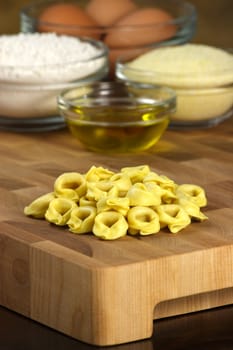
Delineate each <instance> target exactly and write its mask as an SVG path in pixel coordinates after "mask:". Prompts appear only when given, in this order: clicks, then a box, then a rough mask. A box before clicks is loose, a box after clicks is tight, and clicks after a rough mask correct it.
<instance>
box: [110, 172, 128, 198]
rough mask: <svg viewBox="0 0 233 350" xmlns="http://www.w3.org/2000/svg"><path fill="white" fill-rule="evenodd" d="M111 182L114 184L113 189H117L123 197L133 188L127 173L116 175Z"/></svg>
mask: <svg viewBox="0 0 233 350" xmlns="http://www.w3.org/2000/svg"><path fill="white" fill-rule="evenodd" d="M110 181H111V183H112V184H113V187H117V189H118V190H119V194H120V195H121V196H123V195H125V194H126V193H127V192H128V190H129V189H130V187H131V186H132V182H131V180H130V177H129V176H128V175H127V174H126V173H117V174H114V175H113V176H112V177H111V178H110Z"/></svg>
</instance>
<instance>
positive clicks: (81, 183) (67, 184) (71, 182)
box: [54, 172, 86, 201]
mask: <svg viewBox="0 0 233 350" xmlns="http://www.w3.org/2000/svg"><path fill="white" fill-rule="evenodd" d="M54 192H55V194H56V196H57V197H65V198H68V199H71V200H74V201H78V200H79V198H80V197H82V196H83V195H84V194H85V192H86V180H85V178H84V176H83V175H81V174H79V173H74V172H71V173H64V174H62V175H60V176H59V177H58V178H57V179H56V181H55V183H54Z"/></svg>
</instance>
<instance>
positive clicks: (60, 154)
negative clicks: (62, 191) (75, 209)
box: [0, 119, 233, 349]
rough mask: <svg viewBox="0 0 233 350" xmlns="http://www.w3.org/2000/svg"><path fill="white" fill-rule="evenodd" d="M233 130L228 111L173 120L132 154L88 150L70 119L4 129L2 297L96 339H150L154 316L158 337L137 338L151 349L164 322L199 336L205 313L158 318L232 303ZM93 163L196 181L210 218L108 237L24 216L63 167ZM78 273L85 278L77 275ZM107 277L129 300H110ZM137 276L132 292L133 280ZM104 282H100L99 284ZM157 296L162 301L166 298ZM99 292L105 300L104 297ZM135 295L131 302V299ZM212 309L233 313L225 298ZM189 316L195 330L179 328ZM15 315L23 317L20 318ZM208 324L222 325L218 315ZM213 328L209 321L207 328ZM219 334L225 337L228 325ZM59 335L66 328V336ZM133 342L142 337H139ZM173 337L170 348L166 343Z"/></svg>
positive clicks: (41, 319) (10, 304)
mask: <svg viewBox="0 0 233 350" xmlns="http://www.w3.org/2000/svg"><path fill="white" fill-rule="evenodd" d="M232 136H233V119H231V120H228V121H226V122H224V123H222V124H221V125H219V126H217V127H214V128H211V129H206V130H194V131H182V132H181V131H180V132H179V131H172V130H168V131H167V132H166V134H165V135H164V137H163V139H162V140H161V141H160V142H159V143H158V145H157V146H155V147H154V148H153V149H151V150H150V151H148V152H145V153H143V154H138V155H131V156H130V157H129V156H128V155H125V156H122V155H114V156H110V155H103V154H94V153H91V152H88V151H86V150H84V149H83V148H82V147H81V145H79V143H78V142H77V141H76V140H75V139H73V138H72V137H71V136H70V135H69V133H68V132H67V131H66V130H62V131H57V132H51V133H44V134H39V133H38V134H36V133H34V134H14V133H9V132H1V133H0V140H1V141H0V152H1V167H0V198H1V203H0V304H1V305H3V306H5V307H7V308H9V309H11V310H14V311H16V312H17V313H20V314H22V315H25V316H26V317H28V318H32V319H33V320H36V321H39V322H40V323H42V324H46V325H48V326H50V327H51V328H54V329H56V330H59V331H61V332H63V333H65V334H67V335H70V336H71V337H74V338H77V339H78V340H82V341H85V342H87V343H91V344H94V345H100V346H102V345H111V344H113V345H114V344H120V343H125V342H128V341H129V342H130V341H134V340H140V339H143V338H150V336H151V331H152V330H153V329H152V325H153V324H152V321H153V318H154V319H156V321H155V322H154V327H155V334H157V331H156V329H157V328H156V325H157V324H158V331H159V329H160V327H161V331H159V332H160V333H159V334H160V335H159V336H158V337H160V338H156V337H157V336H156V335H155V338H153V339H155V345H153V342H154V340H151V339H148V340H145V341H144V343H143V347H142V348H143V349H145V346H146V349H147V346H148V349H151V348H153V346H156V344H157V346H158V347H159V344H162V345H161V348H162V346H163V345H164V344H166V341H167V340H166V339H167V338H166V339H164V336H163V334H167V332H168V333H169V334H170V336H172V339H174V341H176V342H181V343H182V341H183V340H182V339H183V334H184V330H185V333H186V335H185V339H186V340H185V341H187V342H190V345H192V344H196V343H195V342H198V341H199V342H201V341H202V339H200V334H202V331H203V332H204V330H203V329H204V328H202V326H201V323H200V320H201V319H202V316H200V318H199V316H198V315H197V316H196V315H194V316H193V318H191V319H190V318H189V316H181V318H178V319H177V322H176V321H175V323H173V321H172V320H170V319H166V320H164V321H157V319H158V318H163V317H165V318H166V317H167V316H172V315H177V314H185V313H187V312H191V311H198V310H202V309H208V308H213V307H216V306H219V305H227V304H232V301H233V288H232V287H233V273H232V270H233V229H232V227H233V225H232V224H233V215H232V214H233V195H232V194H233V180H232V174H233V162H232V160H233V156H232V150H233V138H232ZM93 164H95V165H96V166H105V167H107V168H109V169H112V170H115V171H118V170H119V169H120V168H121V167H124V166H135V165H141V164H148V165H149V166H151V168H152V169H153V170H154V171H157V172H158V173H163V174H165V175H167V176H169V177H171V178H172V179H174V180H175V181H176V182H178V183H195V184H199V185H201V186H203V187H204V188H205V190H206V192H207V197H208V207H207V208H206V213H207V215H208V217H209V220H208V221H207V222H204V223H198V224H194V225H191V226H190V228H188V229H187V230H185V231H184V232H182V233H180V234H178V235H176V236H169V235H168V234H167V233H166V232H162V233H161V234H159V235H158V236H156V237H148V238H147V237H145V238H143V239H141V240H138V239H135V238H133V237H131V238H126V239H125V240H124V239H123V240H118V241H116V242H111V243H113V244H109V242H101V241H99V240H97V239H95V238H94V237H93V236H91V235H84V236H82V237H76V236H74V235H72V234H69V235H68V234H67V233H65V232H64V231H63V230H60V229H58V228H56V227H50V226H48V223H46V222H44V221H43V222H41V221H40V222H38V221H37V220H33V219H29V218H27V217H25V216H24V215H23V208H24V206H25V205H26V204H28V203H29V202H30V201H31V200H32V199H34V198H35V197H37V196H39V195H40V194H43V193H45V192H48V191H50V190H51V188H52V186H53V183H54V179H55V178H56V177H57V176H58V175H60V174H61V173H63V172H67V171H78V172H81V173H85V172H86V171H87V170H88V169H89V168H90V167H91V166H92V165H93ZM144 266H147V268H148V270H145V269H144ZM116 267H117V268H116ZM132 267H133V269H131V268H132ZM116 271H117V272H116ZM145 271H147V273H146V274H145V273H144V272H145ZM96 272H97V276H96V275H95V273H96ZM102 272H103V274H102ZM164 272H165V274H164ZM138 273H139V275H138ZM87 276H89V277H91V276H92V278H94V280H93V279H90V278H87ZM138 276H139V277H138ZM164 276H167V278H168V279H167V280H166V278H164ZM168 276H169V277H168ZM76 278H77V279H79V278H80V281H79V280H77V284H75V282H76ZM82 278H83V279H82ZM125 278H126V279H125ZM131 278H132V282H130V281H131ZM118 279H119V280H118ZM67 281H68V285H69V283H70V284H72V285H73V283H74V285H75V286H76V287H77V286H78V287H80V286H82V288H81V290H80V289H77V292H76V291H75V293H71V295H70V294H69V288H67V285H66V283H67ZM93 281H95V283H96V285H95V287H96V288H97V289H96V290H95V291H97V299H95V297H96V295H95V294H93V295H91V296H90V293H89V294H88V295H87V294H86V292H87V291H89V292H90V288H91V286H92V283H93ZM108 281H111V282H110V284H111V283H113V284H114V283H115V291H121V292H122V293H123V294H122V295H124V296H125V295H128V294H127V293H126V294H124V293H125V291H126V292H129V291H131V289H132V290H133V293H131V295H129V297H128V299H127V302H126V301H125V300H124V302H123V305H124V307H122V305H121V303H120V301H121V298H120V297H122V295H120V297H119V298H118V295H116V296H117V297H115V298H114V299H115V302H114V301H113V300H112V298H111V294H110V295H109V294H108V293H109V287H108ZM117 281H119V282H122V281H124V284H123V285H121V284H120V285H118V284H117ZM79 282H80V283H81V284H79ZM89 282H91V283H90V284H89V285H88V283H89ZM142 282H144V283H145V284H143V283H142ZM83 283H84V284H83ZM98 283H99V284H98ZM135 283H136V284H135ZM158 285H159V288H157V286H158ZM135 286H136V291H137V290H139V293H138V294H137V293H136V292H135V291H134V288H135ZM121 287H124V288H121ZM85 288H87V289H85ZM98 288H99V289H98ZM101 288H105V289H104V292H103V294H101ZM127 288H128V289H127ZM140 288H142V289H140ZM143 288H144V289H145V292H144V289H143ZM104 293H106V294H104ZM77 295H78V300H77ZM163 296H164V300H162V299H161V298H162V297H163ZM106 300H107V304H104V303H105V302H106ZM85 301H86V303H85ZM89 301H91V302H93V304H89ZM131 301H132V302H133V303H135V304H132V305H131V304H130V302H131ZM137 301H140V303H138V304H137V303H136V302H137ZM141 302H143V303H142V304H141ZM144 302H145V304H144ZM160 302H161V303H160ZM76 303H77V304H76ZM128 304H129V305H130V306H129V308H128V306H127V305H128ZM136 306H137V307H138V309H137V308H136ZM155 306H156V308H155V309H154V310H153V308H152V307H155ZM125 307H126V309H124V308H125ZM102 308H103V309H102ZM73 311H75V312H74V313H73ZM128 311H129V312H128ZM1 312H3V314H6V315H8V316H9V317H10V318H11V315H12V314H8V312H7V311H6V310H5V309H1ZM212 314H213V313H212V312H210V313H208V312H207V313H204V314H203V315H207V316H203V317H204V319H205V317H207V320H208V317H209V316H208V315H212ZM214 314H215V313H214ZM93 315H94V316H96V317H97V320H98V321H99V322H100V324H99V327H98V329H96V328H95V322H93V323H90V320H91V317H93ZM115 315H117V317H115ZM148 315H150V317H149V319H148ZM219 315H224V316H223V319H225V318H226V319H228V318H229V319H230V318H231V317H232V309H231V308H229V309H226V310H225V309H224V310H223V311H219ZM8 316H6V317H8ZM136 316H137V317H136ZM130 317H131V318H130ZM186 317H187V318H186ZM216 317H217V318H218V317H219V316H216ZM214 318H215V317H214ZM11 319H12V321H10V323H11V322H12V323H14V322H15V321H14V318H11ZM16 319H17V317H16ZM16 319H15V320H16ZM18 319H20V318H18ZM182 320H184V321H182ZM186 320H187V322H189V321H188V320H193V321H190V322H191V328H192V329H193V327H197V329H198V330H197V333H195V332H194V333H193V331H192V332H191V331H190V328H189V327H188V329H187V328H186ZM196 320H198V321H196ZM112 321H114V322H113V325H112V324H111V322H112ZM16 322H17V321H16ZM21 322H22V324H23V322H26V323H27V322H29V321H28V320H25V319H21V321H20V323H21ZM157 322H158V323H157ZM192 322H194V323H193V324H192ZM203 322H204V323H205V322H206V321H203ZM220 323H221V322H220ZM30 324H32V325H34V323H30ZM167 325H168V326H167ZM169 325H171V326H169ZM176 325H177V326H176ZM193 325H194V326H193ZM9 327H10V326H9ZM12 327H13V328H15V327H16V328H17V326H12ZM33 327H34V326H32V328H33ZM88 327H91V328H88ZM122 327H123V328H122ZM163 327H164V328H163ZM173 327H174V329H173ZM213 327H214V328H215V327H217V326H216V324H215V325H214V326H213ZM210 328H211V327H210ZM210 328H209V327H208V326H207V327H206V332H207V338H208V332H209V329H210ZM220 328H221V324H220ZM8 329H9V328H8ZM40 329H43V330H44V328H40ZM166 329H167V330H168V331H167V330H166ZM169 329H170V331H169ZM212 331H213V329H211V330H210V332H211V334H212V333H213V332H212ZM32 332H34V331H32ZM38 332H39V333H38V334H40V331H38ZM43 332H44V331H42V333H43ZM45 332H47V330H45ZM177 332H178V336H177ZM190 332H191V333H190ZM220 332H221V331H220ZM48 334H51V333H50V331H49V333H48ZM56 334H57V333H56ZM172 334H173V335H172ZM190 334H192V335H190ZM223 334H224V335H223V337H224V336H225V333H224V331H223ZM189 335H190V337H191V339H189ZM19 336H20V334H19ZM173 336H174V338H173ZM46 337H47V336H46ZM48 337H50V335H48ZM58 337H60V336H58ZM211 337H212V335H211ZM227 337H228V336H227ZM229 337H230V336H229ZM55 338H56V337H55ZM181 338H182V339H181ZM48 339H49V338H48ZM62 339H67V338H64V337H63V336H62ZM215 340H216V342H217V339H215ZM231 340H232V338H231ZM54 341H56V340H54ZM67 341H68V342H71V344H77V343H73V341H71V340H67ZM171 341H172V340H171ZM204 341H207V339H205V340H204ZM8 343H9V341H8ZM6 344H7V343H6ZM132 344H133V343H132ZM136 344H137V345H136V346H138V347H139V348H140V342H139V343H136ZM145 344H146V345H145ZM171 344H172V343H171ZM183 344H185V343H183ZM183 344H182V345H181V346H180V348H179V349H182V346H183ZM187 344H188V343H186V345H187ZM203 344H204V343H203ZM226 344H227V342H226ZM71 346H72V345H71ZM85 346H87V345H85ZM85 346H84V349H85V348H86V347H85ZM125 346H126V347H127V346H129V347H130V346H131V345H125ZM132 346H133V345H132ZM164 346H165V345H164ZM172 346H173V345H171V347H169V349H173V348H172ZM187 346H189V345H187ZM203 346H204V345H203ZM133 348H134V349H135V347H134V346H133ZM212 348H213V347H212ZM167 349H168V348H167ZM174 349H175V347H174Z"/></svg>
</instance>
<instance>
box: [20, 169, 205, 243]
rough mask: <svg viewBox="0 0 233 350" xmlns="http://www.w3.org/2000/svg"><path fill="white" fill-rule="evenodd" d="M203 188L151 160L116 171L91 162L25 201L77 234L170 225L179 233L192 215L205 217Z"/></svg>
mask: <svg viewBox="0 0 233 350" xmlns="http://www.w3.org/2000/svg"><path fill="white" fill-rule="evenodd" d="M206 204H207V199H206V195H205V191H204V189H203V188H201V187H200V186H197V185H193V184H182V185H178V184H176V183H175V182H174V181H173V180H171V179H169V178H168V177H166V176H164V175H159V174H157V173H155V172H153V171H151V169H150V167H149V166H148V165H140V166H135V167H126V168H122V169H121V170H120V172H118V173H116V172H113V171H110V170H108V169H106V168H103V167H96V166H92V167H91V168H90V169H89V170H88V171H87V173H85V174H81V173H78V172H67V173H63V174H61V175H60V176H59V177H57V179H56V180H55V182H54V188H53V192H50V193H47V194H44V195H42V196H41V197H39V198H37V199H35V200H34V201H33V202H32V203H31V204H30V205H28V206H26V207H25V209H24V213H25V215H27V216H32V217H34V218H38V219H45V220H47V221H48V222H50V223H52V224H55V225H59V226H66V227H68V229H69V231H70V232H72V233H75V234H84V233H90V232H92V233H93V234H94V235H95V236H97V237H98V238H101V239H105V240H114V239H117V238H120V237H123V236H125V235H126V234H129V235H142V236H146V235H151V234H155V233H158V232H159V231H160V229H161V228H164V227H167V228H168V229H169V231H170V232H172V233H177V232H179V231H180V230H182V229H184V228H185V227H187V226H188V225H189V224H190V223H191V220H198V221H203V220H205V219H207V216H206V215H204V213H202V212H201V210H200V208H201V207H204V206H206Z"/></svg>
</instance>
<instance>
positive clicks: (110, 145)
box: [67, 104, 169, 153]
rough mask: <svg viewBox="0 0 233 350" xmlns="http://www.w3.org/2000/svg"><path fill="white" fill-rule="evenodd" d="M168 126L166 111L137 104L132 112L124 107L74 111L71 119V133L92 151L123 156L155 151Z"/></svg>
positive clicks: (131, 108) (84, 108)
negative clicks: (117, 153) (129, 153)
mask: <svg viewBox="0 0 233 350" xmlns="http://www.w3.org/2000/svg"><path fill="white" fill-rule="evenodd" d="M72 115H73V118H72ZM77 116H78V118H77ZM168 123H169V118H168V114H167V113H166V110H165V108H164V107H163V108H161V106H153V107H152V106H151V105H149V104H138V105H137V104H136V105H134V106H131V107H130V109H127V107H124V106H122V105H121V106H104V107H101V106H97V107H96V109H94V108H93V106H92V107H91V108H88V107H86V106H85V107H84V106H82V107H77V108H73V111H72V113H71V114H70V118H68V119H67V124H68V127H69V129H70V131H71V133H72V134H73V135H74V136H75V137H76V138H77V139H78V140H79V141H80V142H81V143H83V144H84V145H85V146H86V147H87V148H89V149H90V150H93V151H101V152H119V153H123V152H124V153H127V152H140V151H144V150H146V149H148V148H150V147H152V146H153V145H154V144H155V143H156V142H157V141H158V140H159V139H160V137H161V135H162V134H163V132H164V131H165V129H166V128H167V126H168Z"/></svg>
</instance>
